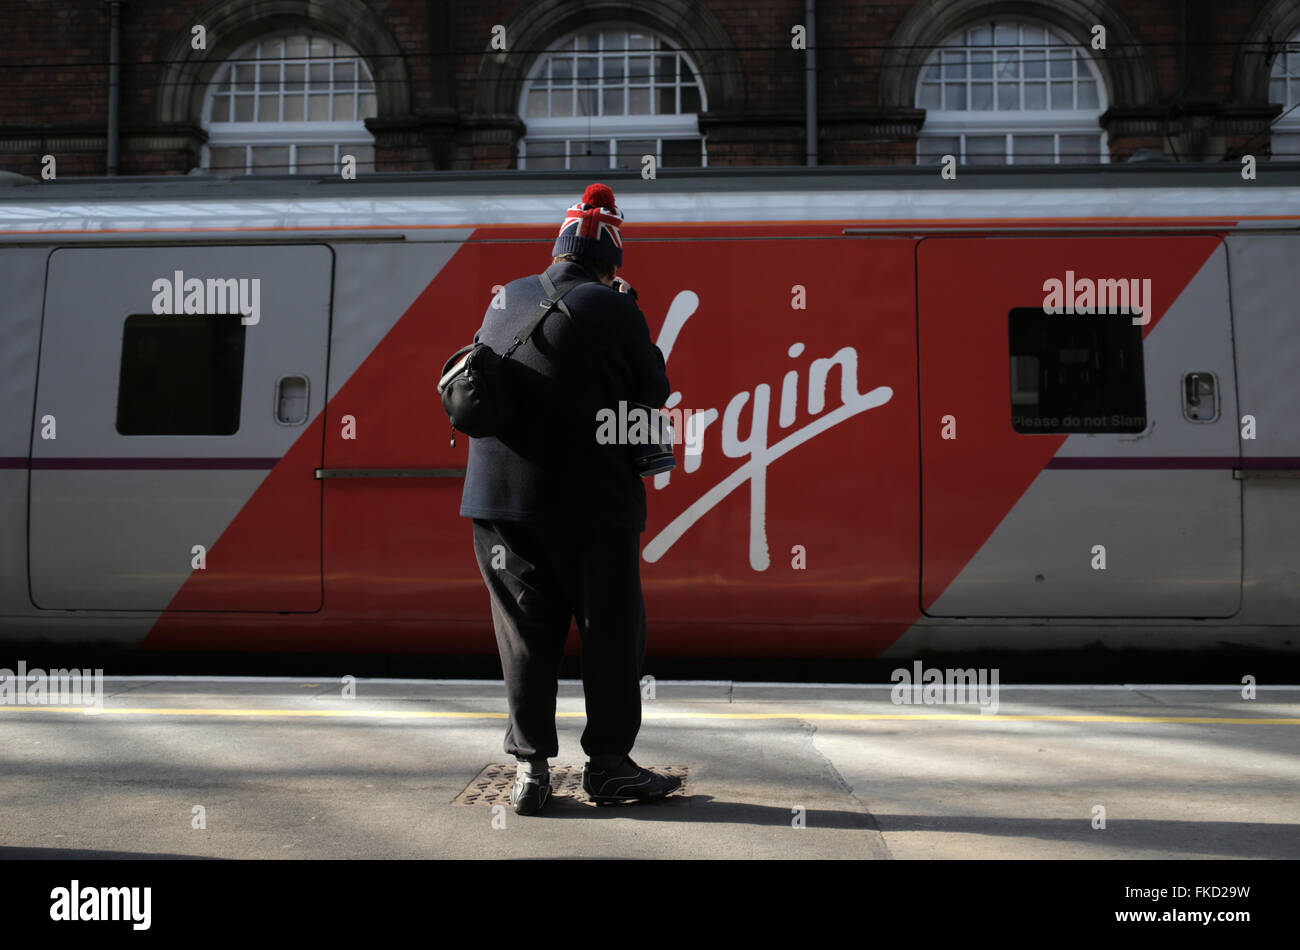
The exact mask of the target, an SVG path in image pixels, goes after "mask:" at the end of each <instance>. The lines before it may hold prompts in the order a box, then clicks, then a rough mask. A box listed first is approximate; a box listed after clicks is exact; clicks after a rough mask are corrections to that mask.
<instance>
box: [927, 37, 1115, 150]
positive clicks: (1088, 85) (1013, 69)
mask: <svg viewBox="0 0 1300 950" xmlns="http://www.w3.org/2000/svg"><path fill="white" fill-rule="evenodd" d="M1106 104H1107V103H1106V88H1105V84H1104V83H1103V81H1102V77H1101V74H1100V73H1099V72H1098V71H1097V67H1096V66H1095V65H1093V62H1092V60H1091V58H1090V57H1089V56H1088V54H1087V53H1086V52H1084V50H1083V49H1082V48H1080V47H1079V46H1077V45H1076V44H1074V43H1072V42H1071V41H1070V40H1068V39H1066V38H1065V37H1063V36H1061V35H1060V34H1058V33H1056V32H1055V31H1053V30H1052V29H1051V28H1050V27H1046V26H1042V25H1040V24H1035V23H1030V22H1027V21H1020V20H1001V19H999V20H996V21H992V22H989V21H985V22H981V23H979V24H976V25H974V26H971V27H968V28H966V29H963V30H961V31H959V32H957V33H954V34H953V35H952V36H950V37H948V39H947V40H946V41H945V42H944V43H943V45H942V46H941V47H940V48H939V49H937V50H935V51H934V52H932V53H931V54H930V55H929V57H928V58H927V59H926V61H925V63H924V65H923V66H922V67H921V77H920V80H919V81H918V82H917V85H916V105H917V107H918V108H921V109H925V110H926V115H925V124H924V126H922V128H921V132H920V134H919V135H918V136H917V142H916V161H917V163H918V164H928V163H937V162H939V161H940V160H941V159H942V156H944V155H955V156H957V160H958V161H959V162H960V163H962V164H968V165H1002V164H1007V165H1034V164H1052V163H1056V162H1105V161H1107V160H1108V158H1109V156H1108V154H1107V149H1106V133H1105V132H1104V131H1103V130H1102V129H1101V127H1100V125H1099V122H1098V120H1099V119H1100V118H1101V114H1102V113H1103V112H1104V111H1106Z"/></svg>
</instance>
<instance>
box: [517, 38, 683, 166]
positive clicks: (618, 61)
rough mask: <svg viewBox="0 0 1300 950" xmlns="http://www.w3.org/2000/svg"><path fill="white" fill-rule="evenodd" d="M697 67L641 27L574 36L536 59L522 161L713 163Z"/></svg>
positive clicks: (525, 98)
mask: <svg viewBox="0 0 1300 950" xmlns="http://www.w3.org/2000/svg"><path fill="white" fill-rule="evenodd" d="M706 108H708V105H707V103H706V102H705V101H704V89H703V87H702V86H701V84H700V79H699V72H698V71H697V70H696V68H695V66H694V65H693V64H692V63H691V60H690V58H689V57H688V56H687V55H686V54H685V53H684V52H682V51H681V50H680V49H679V48H677V47H676V46H674V45H673V44H672V43H670V42H669V41H668V40H666V39H663V38H662V37H660V36H656V35H655V34H653V33H649V32H646V31H644V30H640V29H638V28H636V27H624V26H605V27H600V28H597V29H588V30H583V31H582V32H579V33H575V34H572V35H570V36H568V37H566V38H565V39H562V40H560V41H559V42H558V43H556V44H554V45H553V46H551V47H550V48H549V49H548V50H547V51H546V52H544V53H543V54H542V55H541V56H539V57H537V62H535V63H534V64H533V66H532V68H531V69H530V70H529V72H528V77H527V79H526V80H525V82H524V88H523V95H522V97H521V98H520V103H519V114H520V115H521V116H522V117H523V119H524V124H525V126H526V128H527V131H526V132H525V135H524V137H523V138H522V139H520V141H519V167H520V168H531V169H536V168H569V169H591V170H595V169H602V168H635V169H639V168H641V158H642V156H643V155H654V156H655V157H656V160H657V163H658V164H659V165H660V166H667V167H682V166H694V167H696V168H698V167H700V166H702V165H705V164H707V161H706V157H705V151H704V137H703V136H702V135H700V123H699V118H698V114H699V113H700V112H701V111H703V110H704V109H706Z"/></svg>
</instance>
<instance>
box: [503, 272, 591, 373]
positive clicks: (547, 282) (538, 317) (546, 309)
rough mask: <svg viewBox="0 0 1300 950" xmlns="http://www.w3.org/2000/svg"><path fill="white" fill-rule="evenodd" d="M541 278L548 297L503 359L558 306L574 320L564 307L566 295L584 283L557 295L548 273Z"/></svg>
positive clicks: (575, 284) (576, 284)
mask: <svg viewBox="0 0 1300 950" xmlns="http://www.w3.org/2000/svg"><path fill="white" fill-rule="evenodd" d="M541 277H542V289H543V290H545V291H546V296H545V297H543V298H542V301H541V303H539V304H538V305H537V312H536V313H534V314H533V318H532V319H531V320H529V321H528V323H526V324H525V325H524V327H523V329H522V330H520V331H519V332H518V333H516V334H515V341H514V342H513V343H511V344H510V348H509V349H508V350H506V351H505V352H504V353H503V354H501V355H502V357H503V358H504V357H507V356H509V355H510V354H511V353H513V352H514V351H515V350H517V349H519V347H521V346H523V344H524V342H525V341H526V340H527V339H528V338H529V337H530V336H532V335H533V331H534V330H536V329H537V328H538V327H539V326H540V325H541V323H542V321H543V320H545V319H546V315H547V314H548V313H550V312H551V311H552V310H554V309H555V308H556V307H557V306H558V307H559V308H560V309H561V310H563V311H564V313H565V315H566V316H568V318H569V319H570V320H572V319H573V314H571V313H570V312H569V308H568V307H566V306H565V305H564V297H565V294H567V293H568V292H569V291H571V290H572V289H573V288H574V287H577V286H578V284H581V283H583V281H578V282H577V283H573V284H570V285H569V286H568V287H565V288H564V290H563V291H561V292H560V293H558V294H557V293H556V292H555V284H553V283H551V278H549V277H547V276H546V271H542V274H541Z"/></svg>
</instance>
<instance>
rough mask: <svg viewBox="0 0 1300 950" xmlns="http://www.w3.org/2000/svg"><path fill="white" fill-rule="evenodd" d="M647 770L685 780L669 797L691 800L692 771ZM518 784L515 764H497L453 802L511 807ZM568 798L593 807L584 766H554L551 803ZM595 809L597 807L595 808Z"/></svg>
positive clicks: (672, 767) (676, 767) (679, 767)
mask: <svg viewBox="0 0 1300 950" xmlns="http://www.w3.org/2000/svg"><path fill="white" fill-rule="evenodd" d="M645 768H648V769H651V770H652V771H655V772H658V773H659V774H660V775H674V776H676V777H677V778H680V779H681V780H682V787H681V788H679V789H677V790H676V791H675V792H670V793H669V794H668V795H667V796H666V797H667V798H689V797H690V795H691V770H690V768H688V767H687V766H683V765H647V766H645ZM514 784H515V764H514V763H513V762H511V763H509V764H506V763H493V764H492V765H489V766H488V767H487V768H485V769H484V770H483V771H482V772H479V773H478V775H477V776H475V777H474V780H473V781H472V782H470V783H469V785H467V786H466V787H465V791H463V792H461V793H460V794H459V795H457V796H456V798H455V799H453V800H452V804H453V805H505V806H506V807H507V808H509V807H510V787H511V786H512V785H514ZM564 799H568V800H569V801H570V802H576V803H578V804H582V805H590V804H591V803H590V802H589V801H588V800H587V793H586V792H584V791H583V790H582V766H581V765H552V766H551V804H552V805H558V804H561V802H562V801H563V800H564ZM592 807H595V806H592Z"/></svg>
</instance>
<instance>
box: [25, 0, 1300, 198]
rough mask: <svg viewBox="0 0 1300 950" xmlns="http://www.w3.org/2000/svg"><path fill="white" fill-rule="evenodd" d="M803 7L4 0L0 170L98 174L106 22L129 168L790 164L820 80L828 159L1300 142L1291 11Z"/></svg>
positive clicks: (970, 0) (1299, 85)
mask: <svg viewBox="0 0 1300 950" xmlns="http://www.w3.org/2000/svg"><path fill="white" fill-rule="evenodd" d="M812 6H813V7H814V9H815V12H814V16H813V18H812V25H813V27H814V30H813V33H812V37H811V42H810V43H809V46H810V47H811V50H812V52H813V53H815V59H811V61H810V55H809V51H808V50H805V49H797V48H795V47H796V46H797V45H798V37H797V35H796V32H795V30H796V27H798V26H801V25H802V26H805V27H806V26H807V11H806V4H805V0H653V2H646V0H630V2H626V0H531V2H517V0H480V2H476V3H472V4H470V3H453V2H451V0H209V2H205V0H195V2H191V3H184V2H174V0H123V2H120V3H112V2H105V0H58V2H53V0H25V2H18V3H15V4H13V5H12V6H11V7H10V8H9V9H8V10H6V13H7V18H6V19H7V23H6V34H7V42H6V44H5V51H4V60H3V62H2V63H0V65H2V66H3V70H2V71H0V75H2V76H3V78H4V82H5V85H6V94H5V96H4V97H3V100H0V169H4V170H8V171H12V172H18V173H22V174H26V175H33V176H35V175H38V174H40V170H41V167H42V164H41V163H42V157H43V156H45V155H53V156H55V158H56V159H57V163H58V164H57V167H58V174H59V176H60V177H63V176H76V175H102V174H105V173H106V170H107V169H108V159H107V156H108V150H109V140H110V134H109V131H108V128H109V111H110V99H111V98H112V97H111V94H110V83H109V77H110V67H109V62H110V44H111V37H112V34H113V30H112V28H111V27H112V22H113V19H114V17H115V16H116V18H117V21H118V23H119V29H118V31H117V36H118V47H117V48H118V53H117V57H118V62H119V63H120V79H119V93H118V101H119V103H120V105H119V108H118V122H117V129H118V132H117V136H116V137H117V140H118V149H119V156H120V157H119V161H118V167H117V170H118V173H120V174H125V175H145V174H185V173H190V172H192V171H194V170H196V169H203V168H209V167H211V168H213V169H216V170H223V171H232V172H234V173H239V172H242V171H259V170H260V171H287V170H296V171H300V172H304V171H311V170H325V171H331V170H333V169H334V168H336V167H337V164H338V157H339V156H340V155H342V154H344V153H345V152H348V151H349V150H351V151H357V150H358V149H360V150H361V151H362V152H363V153H364V158H363V162H364V165H365V167H366V168H369V167H371V165H370V164H369V158H370V156H371V155H373V167H374V168H375V169H377V170H380V171H419V170H430V169H465V168H476V169H488V168H515V167H584V168H598V167H610V166H609V164H608V163H607V162H606V158H607V156H608V157H609V161H612V162H616V163H619V164H624V165H626V164H628V163H629V162H632V161H634V159H635V158H636V157H639V155H640V154H641V153H644V152H647V150H648V151H649V152H650V153H654V154H656V155H658V156H659V159H660V161H661V162H662V163H663V164H683V163H685V164H691V163H696V156H697V154H698V161H699V162H704V163H707V164H708V165H711V166H717V165H797V164H803V163H805V162H806V161H807V160H808V159H809V157H810V156H809V152H810V149H809V147H808V139H807V134H806V132H807V129H808V127H809V125H808V122H807V118H808V108H807V106H808V102H809V96H808V83H807V78H808V76H809V74H810V73H812V74H813V75H815V91H816V96H815V102H816V105H815V117H816V130H817V131H816V150H815V158H816V161H817V162H818V163H819V164H823V165H873V164H893V163H912V162H915V161H917V160H918V154H922V153H926V151H927V149H928V150H929V151H933V152H942V151H956V150H960V152H961V155H962V158H963V160H968V161H986V162H1000V161H1012V162H1014V161H1016V160H1017V159H1018V158H1019V160H1021V161H1034V160H1038V161H1051V160H1069V159H1070V157H1071V156H1073V157H1074V158H1075V159H1076V160H1084V161H1086V160H1097V159H1100V160H1105V161H1125V160H1127V159H1129V158H1130V157H1132V156H1133V154H1134V153H1135V152H1137V151H1138V150H1139V149H1146V150H1152V151H1154V152H1158V153H1161V154H1163V155H1164V156H1165V157H1168V158H1170V159H1174V160H1195V161H1214V160H1222V159H1224V158H1230V159H1232V158H1235V157H1236V156H1237V155H1238V154H1240V153H1241V152H1251V153H1252V154H1258V155H1259V156H1260V157H1267V156H1268V155H1269V150H1270V146H1272V147H1273V150H1274V151H1275V152H1277V153H1278V154H1279V155H1282V154H1288V155H1289V154H1290V152H1289V148H1290V145H1288V147H1287V148H1285V149H1284V148H1280V147H1279V143H1282V142H1283V141H1285V142H1287V143H1292V142H1295V143H1300V125H1297V124H1296V123H1295V122H1293V115H1292V114H1289V113H1288V114H1286V115H1285V116H1284V113H1286V110H1288V109H1289V108H1290V107H1291V106H1292V105H1293V104H1294V102H1296V101H1300V100H1297V98H1296V97H1300V78H1297V80H1296V81H1295V83H1293V82H1292V80H1291V74H1292V73H1293V72H1294V73H1295V74H1296V76H1297V77H1300V46H1294V48H1293V47H1291V46H1289V45H1288V44H1289V43H1291V44H1294V43H1295V42H1296V40H1297V39H1300V0H1221V2H1216V0H1042V2H1039V0H879V2H870V0H815V3H813V4H812ZM196 27H202V34H203V36H202V40H203V42H202V43H198V42H197V40H196ZM1097 27H1103V28H1104V31H1105V48H1104V49H1099V48H1097V46H1096V42H1097V32H1096V28H1097ZM600 30H604V31H605V32H604V33H603V34H601V35H600V37H599V38H598V37H597V32H598V31H600ZM1017 30H1019V32H1017ZM267 38H272V40H267ZM312 40H316V41H317V42H312ZM295 44H298V45H295ZM302 44H308V45H302ZM565 44H567V45H565ZM196 45H201V46H202V47H203V48H195V47H196ZM502 47H504V48H502ZM559 48H563V49H564V53H563V55H560V54H555V53H554V51H555V50H556V49H559ZM548 51H551V52H550V53H548ZM232 57H233V58H235V59H237V60H239V62H240V63H248V64H249V65H248V66H247V69H248V70H249V71H248V72H241V73H238V74H236V72H235V71H234V70H235V69H236V68H241V69H242V68H244V67H242V66H240V67H235V66H232V65H231V64H230V63H229V61H230V60H231V59H232ZM548 57H549V58H548ZM551 59H553V60H554V62H553V63H551V64H550V65H548V62H550V60H551ZM814 63H815V71H812V70H810V66H812V65H813V64H814ZM645 64H650V65H649V66H646V65H645ZM254 66H256V69H254V68H253V67H254ZM331 70H332V71H331ZM539 70H540V72H539ZM547 70H549V72H548V71H547ZM649 70H654V72H653V73H651V72H649ZM584 71H585V72H584ZM1058 72H1059V75H1058ZM227 83H228V85H227ZM222 90H224V91H225V92H224V96H223V94H222ZM1049 94H1050V97H1051V98H1050V100H1049V99H1048V98H1047V96H1048V95H1049ZM590 97H595V98H590ZM602 97H603V98H602ZM923 101H925V102H927V103H928V104H929V108H922V106H921V103H922V102H923ZM525 102H526V103H528V105H527V107H526V108H525V105H524V103H525ZM597 102H603V104H602V105H595V104H594V103H597ZM648 102H653V103H656V104H655V105H654V106H652V107H651V106H646V103H648ZM534 103H535V105H534ZM939 103H942V105H943V108H942V109H938V108H937V106H938V104H939ZM1049 103H1050V105H1051V108H1040V107H1045V106H1047V105H1048V104H1049ZM1060 103H1065V104H1066V105H1065V106H1060V107H1059V108H1058V106H1059V104H1060ZM1062 109H1063V110H1065V111H1061V110H1062ZM1053 110H1057V111H1055V112H1053ZM1071 110H1072V111H1071ZM218 113H220V115H221V116H224V117H225V118H227V119H228V120H229V121H227V122H225V123H216V120H215V117H217V116H218ZM575 113H577V115H575ZM593 113H595V114H594V115H593ZM963 113H965V114H964V115H963ZM299 115H301V116H302V121H304V122H306V125H302V126H298V125H295V124H294V121H295V120H296V117H297V116H299ZM327 115H328V116H329V120H328V121H327V120H326V119H324V118H321V119H320V122H318V123H315V124H313V123H312V122H308V121H307V120H308V119H310V118H312V117H313V116H315V117H317V118H320V117H324V116H327ZM339 115H344V117H345V119H344V120H340V119H338V116H339ZM1294 115H1295V116H1300V109H1297V110H1296V113H1295V114H1294ZM607 116H611V117H615V118H607ZM1054 116H1055V119H1060V120H1061V122H1062V123H1063V124H1062V125H1061V126H1060V128H1056V127H1054V126H1053V122H1054V121H1055V119H1054ZM267 117H269V118H267ZM263 118H267V121H266V122H265V123H263V124H262V125H258V124H257V122H255V121H254V119H263ZM345 120H346V121H345ZM329 122H333V123H334V125H333V126H331V125H330V124H329ZM214 123H215V124H214ZM308 126H312V128H311V129H308V128H307V127H308ZM336 127H337V128H336ZM543 127H544V128H543ZM940 128H942V129H943V130H944V131H943V132H942V133H940V132H935V131H933V130H935V129H940ZM566 129H567V131H566ZM611 129H612V130H613V131H611ZM299 130H307V131H308V132H310V133H311V134H310V135H299V134H298V131H299ZM332 130H337V131H338V133H339V135H338V136H335V137H334V138H331V135H333V134H334V133H333V131H332ZM539 130H540V131H539ZM245 133H247V134H245ZM1283 133H1286V134H1283ZM296 135H297V136H298V137H297V138H295V136H296ZM930 135H933V136H935V138H934V140H933V142H932V143H930V144H928V145H927V144H926V142H925V139H926V136H930ZM339 136H342V138H341V139H340V138H339ZM336 139H337V141H336ZM521 140H525V143H524V146H523V147H521V144H520V142H521ZM338 141H342V142H343V143H344V144H342V145H339V144H338ZM1094 142H1095V143H1096V145H1095V150H1096V152H1097V154H1096V156H1095V157H1093V158H1089V156H1090V155H1091V152H1090V151H1089V150H1091V149H1094V144H1093V143H1094ZM348 143H352V144H348ZM607 148H608V152H607V151H606V149H607ZM331 150H332V151H331ZM1297 151H1300V148H1298V149H1297ZM1144 154H1145V155H1151V152H1146V153H1144ZM218 155H220V156H222V157H223V159H224V160H223V161H222V162H217V161H215V160H214V159H215V158H216V156H218ZM629 156H631V158H629ZM530 159H531V162H532V164H531V165H528V164H526V163H527V162H528V161H529V160H530ZM602 163H605V164H603V165H602ZM240 166H243V167H240Z"/></svg>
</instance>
